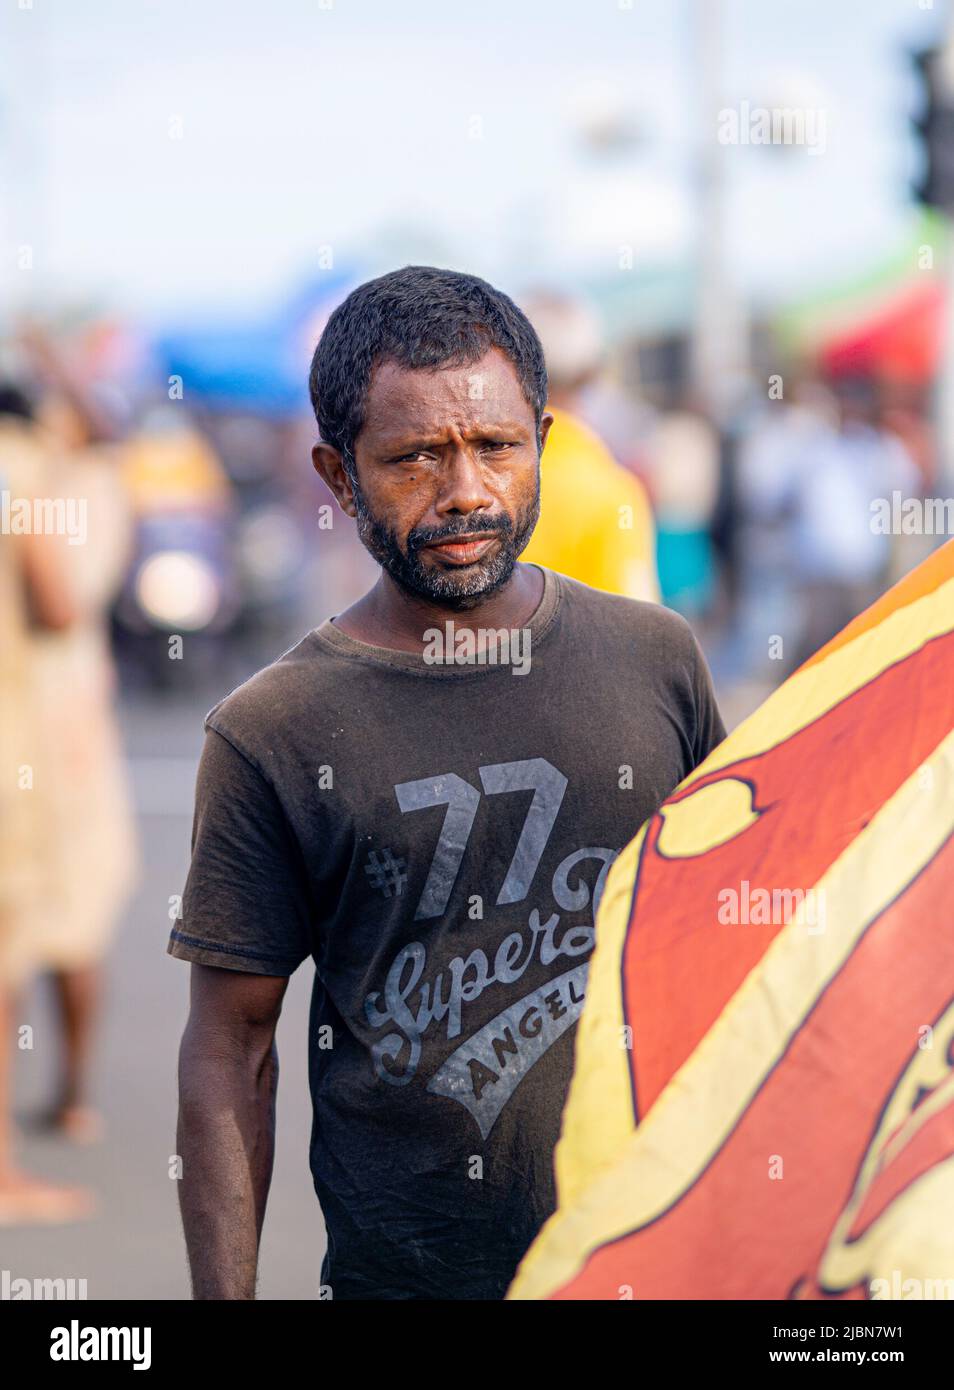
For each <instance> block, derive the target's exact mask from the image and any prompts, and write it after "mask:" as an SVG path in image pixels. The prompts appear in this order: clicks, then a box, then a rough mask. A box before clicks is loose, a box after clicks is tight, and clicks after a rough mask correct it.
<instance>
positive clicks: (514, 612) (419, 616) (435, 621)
mask: <svg viewBox="0 0 954 1390" xmlns="http://www.w3.org/2000/svg"><path fill="white" fill-rule="evenodd" d="M542 597H543V575H542V573H541V572H540V570H539V569H537V567H536V566H535V565H517V566H516V568H515V569H514V572H513V574H512V575H511V577H510V579H508V581H507V583H506V584H505V585H504V586H503V588H502V589H499V590H498V591H497V592H496V593H494V594H491V596H490V597H489V598H488V599H487V600H486V601H485V602H484V603H481V604H479V605H478V606H477V607H476V608H467V609H464V610H458V609H456V608H448V607H446V606H442V605H441V604H439V603H431V602H429V601H428V600H427V599H422V598H418V597H417V596H416V595H414V594H408V593H406V592H405V591H404V590H403V589H402V588H401V587H400V586H399V585H397V584H395V582H394V580H393V579H392V578H391V577H390V575H388V574H385V573H384V572H383V571H382V572H381V574H380V575H379V577H378V580H377V583H376V584H375V585H374V587H373V588H372V589H369V590H368V592H367V593H366V594H365V595H364V597H363V598H359V599H358V601H357V603H354V604H352V605H351V607H350V608H348V609H346V610H345V611H344V613H342V614H340V615H339V616H338V617H337V618H335V620H334V623H335V627H338V628H340V629H341V631H342V632H344V633H346V634H347V636H348V637H353V638H354V639H355V640H356V641H358V642H368V643H370V644H371V645H372V646H375V647H390V648H391V649H392V650H393V651H399V652H419V651H423V650H424V647H425V644H426V642H425V637H424V633H425V632H426V631H427V629H428V628H435V627H440V628H442V627H443V625H444V624H445V623H448V622H452V623H453V624H454V626H455V628H457V629H460V630H463V629H468V628H469V629H471V630H472V631H476V630H477V629H478V628H501V627H506V628H518V627H525V626H526V624H527V623H528V622H529V621H530V619H531V617H532V616H533V614H534V612H535V611H536V609H537V607H538V605H539V603H540V600H541V598H542Z"/></svg>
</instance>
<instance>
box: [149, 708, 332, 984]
mask: <svg viewBox="0 0 954 1390" xmlns="http://www.w3.org/2000/svg"><path fill="white" fill-rule="evenodd" d="M169 953H170V954H171V955H173V956H177V957H178V958H179V959H181V960H189V961H192V962H194V963H196V964H199V965H206V966H210V967H220V968H224V969H226V970H232V971H240V972H245V973H248V974H252V975H262V976H273V977H282V976H285V977H287V976H288V975H291V974H292V973H293V971H294V970H295V969H297V967H298V966H299V965H300V964H301V962H302V961H303V960H304V959H305V958H306V957H307V956H308V955H309V954H310V953H311V927H310V911H309V899H308V885H307V875H306V872H305V867H304V864H303V862H302V856H301V851H300V848H299V846H298V844H297V841H296V840H295V837H294V835H293V833H292V831H291V828H290V826H289V825H288V822H287V820H286V818H285V815H284V813H283V810H282V807H281V804H280V802H279V800H278V797H277V795H276V794H275V791H274V790H273V788H272V787H271V786H270V784H269V783H268V782H267V781H266V780H265V778H264V777H263V776H262V774H261V773H260V772H259V771H258V770H257V768H255V767H254V766H253V765H252V764H251V763H250V762H249V761H248V759H246V758H245V757H244V755H243V754H241V753H240V752H239V751H238V750H237V749H235V748H234V747H233V746H232V745H231V744H230V743H229V742H228V740H227V739H225V738H224V737H223V736H222V735H220V734H218V733H216V732H215V731H214V730H210V731H209V733H208V735H207V738H206V743H205V748H204V749H203V753H202V760H201V763H200V765H199V776H198V780H197V784H196V805H195V822H194V827H193V835H192V862H191V865H190V867H189V875H188V879H187V881H186V887H185V892H184V894H183V899H182V913H181V917H180V920H179V921H178V922H177V923H176V924H175V927H174V929H173V931H172V934H171V939H170V942H169Z"/></svg>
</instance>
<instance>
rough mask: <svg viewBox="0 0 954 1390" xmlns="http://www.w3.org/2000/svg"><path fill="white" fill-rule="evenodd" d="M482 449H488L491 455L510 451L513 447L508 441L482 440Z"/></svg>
mask: <svg viewBox="0 0 954 1390" xmlns="http://www.w3.org/2000/svg"><path fill="white" fill-rule="evenodd" d="M484 448H485V449H489V450H490V452H491V453H494V454H498V453H499V452H500V450H501V449H511V448H513V445H512V444H511V443H510V441H509V440H508V439H486V440H484Z"/></svg>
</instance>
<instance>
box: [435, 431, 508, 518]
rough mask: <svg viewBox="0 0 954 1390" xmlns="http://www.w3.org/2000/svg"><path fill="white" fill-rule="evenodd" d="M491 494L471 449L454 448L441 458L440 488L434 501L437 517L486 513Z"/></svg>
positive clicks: (492, 500)
mask: <svg viewBox="0 0 954 1390" xmlns="http://www.w3.org/2000/svg"><path fill="white" fill-rule="evenodd" d="M493 502H494V499H493V495H492V494H491V492H490V491H489V489H488V487H487V484H486V481H485V479H484V475H483V470H482V469H481V467H480V461H479V459H478V458H477V456H476V454H475V453H474V451H473V450H471V449H469V448H467V447H463V448H460V447H458V448H456V449H454V450H453V451H452V452H449V453H448V454H447V455H446V456H445V466H444V470H443V474H442V477H441V487H440V490H439V492H438V495H437V499H436V502H435V509H436V511H437V512H438V514H439V515H440V516H446V515H448V514H449V513H453V512H458V513H460V514H462V515H464V516H466V515H467V514H468V513H470V512H479V511H486V510H487V509H488V508H490V507H492V506H493Z"/></svg>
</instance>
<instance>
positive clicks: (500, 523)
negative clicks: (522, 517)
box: [407, 516, 513, 554]
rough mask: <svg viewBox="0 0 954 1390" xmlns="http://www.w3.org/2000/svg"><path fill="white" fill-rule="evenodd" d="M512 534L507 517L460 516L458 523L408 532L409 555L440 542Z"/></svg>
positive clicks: (511, 525) (511, 527) (420, 527)
mask: <svg viewBox="0 0 954 1390" xmlns="http://www.w3.org/2000/svg"><path fill="white" fill-rule="evenodd" d="M490 534H498V535H501V536H510V535H512V534H513V522H512V521H511V519H510V517H509V516H487V517H479V516H462V517H461V518H460V519H459V521H456V522H448V524H447V525H446V526H431V527H424V526H419V527H418V528H417V529H416V530H414V531H410V532H409V533H408V537H407V549H408V553H409V554H414V553H416V552H417V551H418V550H422V549H423V548H424V546H425V545H436V544H440V543H441V542H442V541H454V540H461V539H465V538H466V537H467V536H479V535H483V536H486V535H490Z"/></svg>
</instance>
